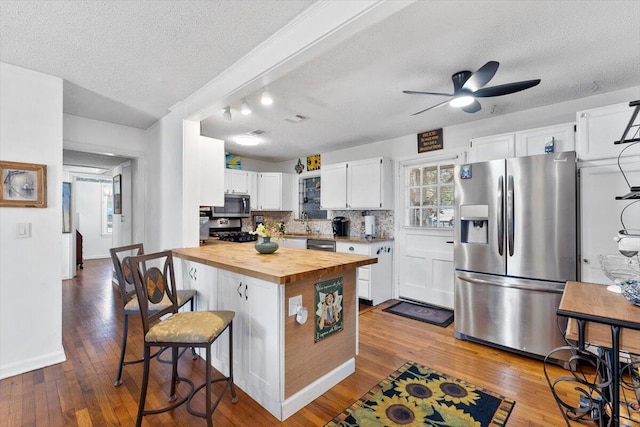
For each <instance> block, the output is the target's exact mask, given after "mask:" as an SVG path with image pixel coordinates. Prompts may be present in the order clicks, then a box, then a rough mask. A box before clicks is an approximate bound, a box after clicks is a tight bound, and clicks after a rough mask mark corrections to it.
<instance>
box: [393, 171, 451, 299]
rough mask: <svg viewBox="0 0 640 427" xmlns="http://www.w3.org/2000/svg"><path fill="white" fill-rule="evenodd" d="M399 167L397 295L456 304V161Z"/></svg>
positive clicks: (404, 297)
mask: <svg viewBox="0 0 640 427" xmlns="http://www.w3.org/2000/svg"><path fill="white" fill-rule="evenodd" d="M400 166H401V167H400V176H399V195H400V202H401V203H402V211H403V217H402V218H399V220H401V221H402V223H401V225H400V228H399V235H398V240H399V242H398V243H399V244H398V245H397V248H398V249H397V251H398V252H399V254H398V255H399V257H398V263H399V265H398V267H399V268H398V271H399V274H398V279H399V285H398V296H399V297H400V298H403V299H410V300H415V301H420V302H424V303H428V304H433V305H437V306H441V307H447V308H453V303H454V301H453V283H454V275H453V271H454V268H453V245H452V244H451V243H450V242H452V241H453V223H454V221H453V217H454V215H453V212H454V202H453V200H454V198H453V188H454V185H453V173H454V160H452V159H449V160H444V161H425V160H421V161H411V162H403V163H401V164H400Z"/></svg>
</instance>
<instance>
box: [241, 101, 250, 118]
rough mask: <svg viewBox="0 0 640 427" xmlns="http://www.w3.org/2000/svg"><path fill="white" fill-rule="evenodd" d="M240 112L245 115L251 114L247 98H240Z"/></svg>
mask: <svg viewBox="0 0 640 427" xmlns="http://www.w3.org/2000/svg"><path fill="white" fill-rule="evenodd" d="M240 112H241V113H242V114H244V115H245V116H247V115H249V114H251V108H249V104H247V100H246V99H243V100H242V106H241V107H240Z"/></svg>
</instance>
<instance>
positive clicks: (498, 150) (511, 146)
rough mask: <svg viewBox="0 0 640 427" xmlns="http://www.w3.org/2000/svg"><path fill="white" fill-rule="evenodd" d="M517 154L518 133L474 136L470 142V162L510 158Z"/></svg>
mask: <svg viewBox="0 0 640 427" xmlns="http://www.w3.org/2000/svg"><path fill="white" fill-rule="evenodd" d="M515 156H516V135H515V134H513V133H508V134H504V135H492V136H485V137H482V138H473V139H472V140H471V141H470V142H469V163H476V162H487V161H489V160H496V159H508V158H509V157H515Z"/></svg>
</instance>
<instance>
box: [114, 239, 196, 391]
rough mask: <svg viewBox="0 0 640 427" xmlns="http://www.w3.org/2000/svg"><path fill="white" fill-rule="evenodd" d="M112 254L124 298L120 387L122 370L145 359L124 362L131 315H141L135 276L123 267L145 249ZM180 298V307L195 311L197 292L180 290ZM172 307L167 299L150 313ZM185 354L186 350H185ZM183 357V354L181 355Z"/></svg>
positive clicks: (117, 250)
mask: <svg viewBox="0 0 640 427" xmlns="http://www.w3.org/2000/svg"><path fill="white" fill-rule="evenodd" d="M109 252H110V253H111V260H112V261H113V267H114V269H115V271H116V279H117V281H118V288H119V289H120V296H121V297H122V299H121V302H122V305H121V307H122V314H123V318H124V320H123V323H122V343H121V345H120V362H119V364H118V373H117V375H116V381H115V383H114V386H116V387H117V386H119V385H120V384H122V368H124V367H125V366H126V365H132V364H134V363H141V362H142V361H143V360H144V359H135V360H124V357H125V352H126V349H127V336H128V334H129V316H130V315H139V314H140V306H139V304H138V299H137V298H136V291H135V289H134V287H133V275H132V274H131V270H130V269H129V268H128V266H126V265H123V263H122V260H123V259H124V258H125V257H126V256H129V255H143V254H144V247H143V245H142V243H136V244H133V245H128V246H121V247H119V248H112V249H110V250H109ZM177 296H178V307H182V306H184V305H186V304H187V303H190V304H191V311H194V309H195V307H194V300H195V296H196V291H195V290H192V289H186V290H179V291H178V292H177ZM170 305H171V302H170V301H169V300H168V299H167V300H164V301H161V302H160V303H158V304H153V305H151V306H150V307H149V310H150V311H156V310H160V309H162V308H165V307H168V306H170ZM162 351H163V349H160V350H159V351H158V352H157V353H156V354H154V355H153V357H155V356H159V354H160V353H162ZM191 351H192V356H193V359H194V360H195V359H197V358H198V355H197V354H196V352H195V350H194V349H193V348H192V349H191ZM183 352H184V350H183ZM181 355H182V354H181ZM163 362H165V363H171V361H163Z"/></svg>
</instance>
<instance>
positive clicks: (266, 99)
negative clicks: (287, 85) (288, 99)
mask: <svg viewBox="0 0 640 427" xmlns="http://www.w3.org/2000/svg"><path fill="white" fill-rule="evenodd" d="M260 103H261V104H262V105H271V104H273V98H272V97H271V94H270V93H269V92H267V89H264V90H263V91H262V96H261V97H260Z"/></svg>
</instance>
